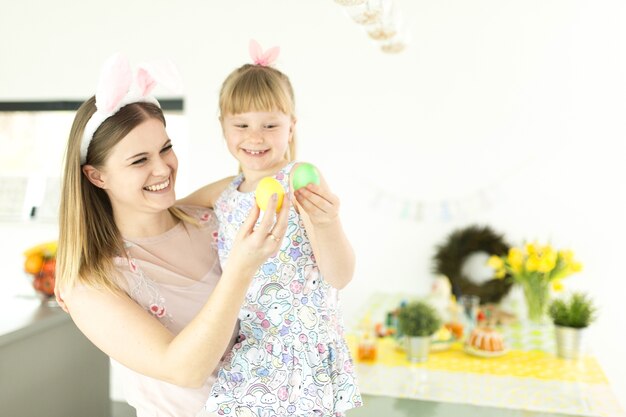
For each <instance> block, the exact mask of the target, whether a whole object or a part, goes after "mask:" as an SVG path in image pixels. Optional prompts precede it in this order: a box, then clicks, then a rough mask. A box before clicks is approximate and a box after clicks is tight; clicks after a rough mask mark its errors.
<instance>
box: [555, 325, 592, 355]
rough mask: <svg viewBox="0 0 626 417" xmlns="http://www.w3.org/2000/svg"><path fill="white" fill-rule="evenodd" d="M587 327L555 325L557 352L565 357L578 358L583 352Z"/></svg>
mask: <svg viewBox="0 0 626 417" xmlns="http://www.w3.org/2000/svg"><path fill="white" fill-rule="evenodd" d="M585 330H586V329H584V328H583V329H576V328H573V327H564V326H555V327H554V331H555V335H556V354H557V355H558V356H559V357H561V358H563V359H578V358H580V357H581V356H582V353H583V342H584V335H585V334H586V332H585Z"/></svg>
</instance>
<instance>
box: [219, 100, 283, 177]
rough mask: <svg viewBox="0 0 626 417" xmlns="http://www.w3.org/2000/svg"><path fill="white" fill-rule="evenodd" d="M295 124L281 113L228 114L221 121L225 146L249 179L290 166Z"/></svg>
mask: <svg viewBox="0 0 626 417" xmlns="http://www.w3.org/2000/svg"><path fill="white" fill-rule="evenodd" d="M294 126H295V120H293V119H292V118H291V117H290V116H288V115H286V114H285V113H283V112H280V111H272V112H258V111H253V112H246V113H239V114H229V115H226V116H224V117H223V118H222V130H223V132H224V137H225V138H226V145H227V146H228V150H229V151H230V153H231V154H233V156H234V157H235V158H236V159H237V160H238V161H239V163H240V165H241V169H242V171H243V173H244V175H246V176H250V175H253V176H265V175H270V174H273V173H274V172H276V171H277V170H279V169H280V168H282V167H283V165H285V164H286V163H287V158H286V153H287V150H288V147H289V142H290V141H291V139H292V136H293V129H294Z"/></svg>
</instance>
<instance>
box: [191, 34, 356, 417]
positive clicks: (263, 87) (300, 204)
mask: <svg viewBox="0 0 626 417" xmlns="http://www.w3.org/2000/svg"><path fill="white" fill-rule="evenodd" d="M277 52H278V50H277V48H275V49H273V50H270V51H268V53H267V54H265V55H264V54H262V53H261V51H260V48H259V47H258V45H256V44H255V43H254V42H253V43H252V44H251V53H252V57H253V60H254V64H252V65H250V64H246V65H244V66H242V67H240V68H238V69H236V70H235V71H233V72H232V73H231V74H230V75H229V76H228V77H227V78H226V80H225V81H224V84H223V85H222V89H221V92H220V99H219V106H220V113H221V114H220V122H221V124H222V129H223V132H224V136H225V139H226V143H227V146H228V149H229V151H230V152H231V153H232V154H233V156H234V157H235V158H236V159H237V160H238V161H239V164H240V168H241V174H240V175H238V176H237V177H236V178H235V179H234V180H233V179H232V178H230V179H226V180H223V181H222V182H221V183H216V184H212V185H209V186H206V187H204V188H202V189H200V190H198V191H196V192H195V193H194V194H192V195H191V196H190V197H189V198H187V199H185V202H195V203H202V204H207V202H208V203H209V205H214V209H215V213H216V215H217V218H218V221H219V234H218V252H219V256H220V260H221V262H222V264H223V265H224V264H225V263H226V262H227V260H228V258H229V253H230V251H231V248H232V244H233V238H234V236H235V234H236V233H237V230H238V228H239V225H240V224H241V221H242V220H243V219H244V218H246V216H247V213H248V212H249V211H250V210H251V208H252V207H253V206H254V205H255V197H254V190H255V188H256V186H257V183H258V182H259V180H260V179H262V178H263V177H266V176H271V177H273V178H275V179H276V180H278V181H279V182H280V183H281V185H282V186H283V188H284V189H285V191H286V193H287V194H286V195H287V198H289V193H290V190H292V188H291V184H290V182H291V181H290V173H291V172H292V171H293V169H294V167H295V166H296V164H294V162H293V158H294V156H295V153H294V149H295V124H296V118H295V115H294V97H293V91H292V87H291V83H290V81H289V79H288V78H287V77H286V76H285V75H284V74H283V73H281V72H280V71H278V70H276V69H274V68H272V67H270V66H269V64H270V63H271V61H272V60H273V59H274V58H275V57H276V55H277ZM224 187H225V189H224ZM218 195H219V197H218V198H217V200H216V201H215V198H216V197H217V196H218ZM293 196H294V197H295V200H296V204H294V207H292V208H291V209H290V213H289V219H288V229H287V234H286V235H285V237H284V239H282V241H281V245H280V250H279V252H278V254H277V255H276V256H275V257H274V258H269V259H268V261H267V262H266V263H265V264H264V265H262V266H261V268H260V269H259V270H258V271H257V274H256V275H255V277H254V279H253V282H252V284H251V286H250V288H249V289H248V292H247V295H246V301H245V302H244V304H243V305H242V309H241V311H240V314H239V319H240V326H241V329H240V332H239V336H238V339H237V342H236V344H235V345H234V347H233V350H232V352H231V353H230V354H229V355H230V356H227V358H226V361H225V365H224V367H223V368H222V369H221V370H220V371H219V373H218V380H217V381H216V383H215V384H214V385H213V388H212V391H211V396H210V397H209V399H208V401H207V404H206V407H205V408H206V411H209V412H213V413H218V414H220V415H236V416H273V415H279V416H284V415H295V416H304V415H306V416H311V415H314V416H318V415H319V416H331V415H343V412H344V411H346V410H348V409H351V408H354V407H358V406H360V405H361V402H362V400H361V396H360V393H359V390H358V388H357V385H356V379H355V375H354V371H353V364H352V359H351V357H350V353H349V351H348V347H347V345H346V342H345V340H344V338H343V326H342V322H341V318H340V312H339V309H338V305H337V300H338V298H337V290H338V289H341V288H343V287H344V286H345V285H346V284H348V282H349V281H350V280H351V279H352V274H353V271H354V253H353V251H352V248H351V245H350V243H349V242H348V240H347V238H346V236H345V234H344V232H343V229H342V226H341V222H340V219H339V200H338V199H337V197H336V196H335V195H333V194H332V193H331V192H330V190H329V188H328V186H327V184H326V182H325V181H324V179H323V178H321V183H320V185H315V184H309V185H307V186H306V187H304V188H301V189H299V190H298V191H295V192H294V193H293ZM264 215H268V213H265V214H264ZM270 237H271V236H270Z"/></svg>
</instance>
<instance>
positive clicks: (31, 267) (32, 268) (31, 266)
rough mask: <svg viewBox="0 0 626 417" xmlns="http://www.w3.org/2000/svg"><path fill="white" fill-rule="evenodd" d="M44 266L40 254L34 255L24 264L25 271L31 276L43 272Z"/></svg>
mask: <svg viewBox="0 0 626 417" xmlns="http://www.w3.org/2000/svg"><path fill="white" fill-rule="evenodd" d="M42 266H43V256H41V255H39V254H32V255H29V256H28V257H27V258H26V261H25V262H24V270H25V271H26V272H28V273H29V274H36V273H37V272H39V271H41V267H42Z"/></svg>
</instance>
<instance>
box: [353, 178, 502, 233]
mask: <svg viewBox="0 0 626 417" xmlns="http://www.w3.org/2000/svg"><path fill="white" fill-rule="evenodd" d="M506 183H507V181H506V178H502V179H501V180H500V181H499V182H498V183H494V184H491V185H489V186H486V187H482V188H479V189H477V190H475V191H473V192H472V193H469V194H465V195H461V196H458V197H457V196H454V197H449V198H442V199H435V200H423V199H418V198H415V197H413V196H406V195H403V194H401V193H400V192H393V191H389V189H386V188H383V187H381V186H378V185H376V184H373V183H365V184H364V185H363V186H364V187H366V189H367V190H366V191H365V195H366V196H367V197H366V199H367V202H368V203H367V204H368V207H369V208H370V209H372V210H380V211H382V212H385V213H388V214H391V215H392V216H393V217H396V218H399V219H401V220H406V221H411V222H417V223H421V222H444V223H447V222H451V221H456V220H464V219H471V218H473V217H475V216H477V215H479V214H481V213H484V212H485V211H489V210H491V209H492V208H493V207H495V206H496V205H497V204H502V203H504V202H506V201H507V200H508V196H507V192H506V188H505V184H506Z"/></svg>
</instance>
